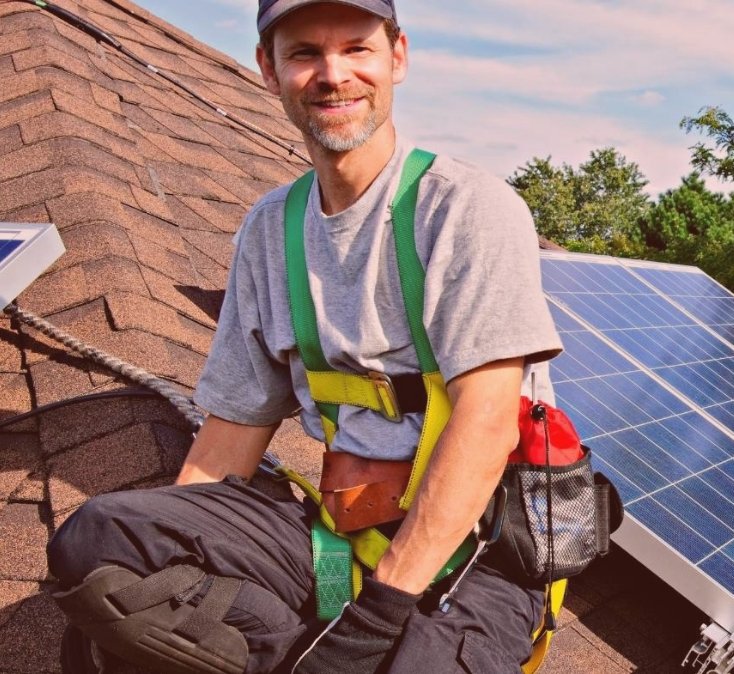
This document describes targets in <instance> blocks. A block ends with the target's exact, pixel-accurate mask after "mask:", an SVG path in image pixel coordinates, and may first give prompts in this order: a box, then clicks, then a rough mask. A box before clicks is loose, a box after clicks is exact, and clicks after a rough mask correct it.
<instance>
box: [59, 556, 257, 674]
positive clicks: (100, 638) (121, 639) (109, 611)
mask: <svg viewBox="0 0 734 674" xmlns="http://www.w3.org/2000/svg"><path fill="white" fill-rule="evenodd" d="M240 585H241V581H239V580H237V579H235V578H222V577H216V576H215V577H213V578H212V577H211V576H206V575H205V574H204V572H203V571H201V570H200V569H197V568H195V567H192V566H186V565H180V566H172V567H169V568H167V569H163V570H162V571H159V572H157V573H154V574H152V575H151V576H148V577H147V578H141V577H140V576H139V575H137V574H136V573H133V572H132V571H128V570H127V569H123V568H121V567H119V566H105V567H102V568H99V569H97V570H96V571H93V572H92V573H90V574H89V575H88V576H87V577H86V578H85V579H84V581H83V582H82V583H81V584H80V585H78V586H76V587H74V588H72V589H71V590H69V591H66V592H55V593H54V594H53V597H54V599H55V600H56V602H57V603H58V605H59V606H60V607H61V609H62V610H63V611H64V612H65V613H66V614H67V616H68V618H69V622H70V623H71V624H72V625H74V626H75V627H78V628H79V629H80V630H81V631H82V632H84V634H85V635H86V636H87V637H89V638H90V639H93V640H94V641H95V642H96V643H98V644H99V645H100V646H101V647H102V648H104V649H105V650H108V651H110V652H111V653H114V654H115V655H117V656H119V657H120V658H122V659H123V660H125V661H126V662H130V663H132V664H135V665H139V666H142V667H146V668H152V669H154V670H155V671H159V672H161V674H243V672H244V671H245V667H246V665H247V659H248V648H247V643H246V641H245V638H244V636H243V635H242V634H241V633H240V632H239V631H238V630H237V629H235V628H234V627H230V626H229V625H226V624H225V623H224V622H222V619H223V618H224V615H225V614H226V613H227V610H228V609H229V607H230V605H231V604H232V601H233V600H234V598H235V597H236V596H237V592H238V591H239V588H240ZM204 589H206V593H205V594H204V596H203V598H202V599H201V600H200V601H199V604H198V605H197V606H193V605H192V604H190V603H189V600H190V599H191V598H192V597H193V596H194V595H196V594H197V593H198V594H199V595H201V593H202V591H203V590H204Z"/></svg>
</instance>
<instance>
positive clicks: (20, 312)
mask: <svg viewBox="0 0 734 674" xmlns="http://www.w3.org/2000/svg"><path fill="white" fill-rule="evenodd" d="M5 313H6V314H8V315H9V316H11V317H12V318H15V319H17V320H19V321H20V322H21V323H24V324H25V325H28V326H30V327H32V328H34V329H36V330H38V331H39V332H41V333H43V334H44V335H46V336H47V337H50V338H51V339H53V340H55V341H57V342H59V343H61V344H63V345H64V346H66V347H67V348H69V349H71V350H72V351H76V352H77V353H78V354H80V355H81V356H84V357H85V358H88V359H89V360H91V361H93V362H95V363H97V364H98V365H101V366H103V367H106V368H107V369H109V370H112V371H113V372H115V373H117V374H120V375H122V376H123V377H125V378H126V379H129V380H130V381H133V382H135V383H136V384H140V385H141V386H145V387H146V388H149V389H150V390H152V391H155V392H156V393H158V394H159V395H160V396H162V397H163V398H165V399H166V400H168V401H169V402H170V403H171V404H172V405H173V406H174V407H175V408H176V409H177V410H178V411H179V412H180V413H181V414H182V415H183V417H184V418H185V419H186V420H187V421H188V422H189V423H190V424H191V426H192V428H194V429H195V430H198V429H199V428H200V427H201V425H202V424H203V423H204V416H203V415H202V414H201V412H199V411H198V410H197V409H196V406H195V405H194V403H193V402H192V401H191V400H190V399H189V398H187V397H186V396H185V395H183V394H182V393H181V392H180V391H178V390H177V389H176V388H174V387H173V386H171V384H169V383H168V382H167V381H165V380H164V379H161V378H160V377H156V376H155V375H153V374H151V373H150V372H147V371H146V370H143V369H142V368H140V367H136V366H135V365H131V364H130V363H126V362H125V361H124V360H121V359H120V358H117V357H115V356H112V355H110V354H109V353H106V352H104V351H102V350H101V349H97V348H95V347H93V346H89V345H88V344H85V343H84V342H82V341H81V340H80V339H77V338H76V337H72V336H71V335H70V334H69V333H68V332H65V331H64V330H62V329H61V328H58V327H56V326H55V325H53V324H52V323H49V322H48V321H47V320H45V319H43V318H41V317H39V316H36V315H35V314H33V313H31V312H30V311H25V310H24V309H21V308H19V307H17V306H15V305H13V304H11V305H8V306H7V307H5Z"/></svg>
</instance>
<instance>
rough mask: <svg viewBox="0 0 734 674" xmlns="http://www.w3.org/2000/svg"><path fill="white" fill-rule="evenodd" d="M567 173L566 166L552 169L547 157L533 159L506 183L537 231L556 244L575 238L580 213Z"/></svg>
mask: <svg viewBox="0 0 734 674" xmlns="http://www.w3.org/2000/svg"><path fill="white" fill-rule="evenodd" d="M570 172H572V169H571V168H570V167H569V166H566V165H565V164H564V165H563V166H562V167H560V168H558V167H555V166H553V165H552V164H551V158H550V157H546V158H545V159H539V158H538V157H534V158H533V159H532V160H531V161H529V162H527V163H526V164H525V166H523V167H521V168H519V169H518V170H517V171H515V173H514V174H513V175H512V177H510V179H509V180H508V182H509V183H510V185H512V187H514V188H515V190H517V192H518V193H519V194H520V196H522V198H523V199H524V200H525V203H527V205H528V208H529V209H530V212H531V213H532V214H533V219H534V220H535V226H536V227H537V229H538V232H539V233H540V234H542V235H543V236H545V237H546V238H548V239H551V240H552V241H555V242H556V243H558V244H559V245H564V243H567V242H569V241H573V240H575V239H576V238H578V215H579V214H578V211H577V209H576V197H575V195H574V190H573V181H572V180H571V179H570V176H569V173H570Z"/></svg>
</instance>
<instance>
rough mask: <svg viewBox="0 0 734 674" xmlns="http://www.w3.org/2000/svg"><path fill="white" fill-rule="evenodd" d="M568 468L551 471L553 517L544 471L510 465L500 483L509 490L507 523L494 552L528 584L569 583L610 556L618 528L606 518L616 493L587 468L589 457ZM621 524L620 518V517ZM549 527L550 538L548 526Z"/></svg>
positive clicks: (613, 508)
mask: <svg viewBox="0 0 734 674" xmlns="http://www.w3.org/2000/svg"><path fill="white" fill-rule="evenodd" d="M583 449H584V457H583V458H582V459H580V460H579V461H576V462H574V463H572V464H568V465H566V466H551V467H550V490H551V499H550V502H551V512H550V518H549V513H548V487H549V483H548V476H549V471H548V468H547V467H546V466H544V465H535V464H528V463H511V464H508V466H507V468H506V469H505V473H504V475H503V477H502V482H503V484H504V485H505V487H506V489H507V506H506V510H505V522H504V525H503V527H502V533H501V535H500V539H499V540H498V541H497V546H498V552H499V553H500V554H502V556H503V557H504V558H505V559H506V560H508V561H509V560H511V561H512V564H513V566H514V568H515V569H516V570H517V571H518V572H520V573H521V574H522V575H523V576H525V577H526V578H527V580H529V581H541V580H544V579H546V578H547V576H548V571H549V569H550V568H551V565H552V569H553V578H554V579H555V580H557V579H560V578H568V577H570V576H574V575H576V574H578V573H580V572H581V571H583V570H584V569H585V568H586V567H587V566H588V565H589V564H590V563H591V562H592V561H593V560H594V559H595V558H596V557H597V556H603V555H605V554H606V553H607V552H609V535H610V533H611V531H612V529H613V528H616V526H618V523H616V525H615V526H613V524H614V523H613V522H612V521H611V519H610V513H612V512H613V511H615V512H619V513H621V509H620V506H619V505H618V504H617V503H612V502H610V501H613V500H614V499H615V498H617V497H616V492H615V490H614V488H613V487H612V486H611V485H610V483H609V481H608V480H607V479H606V478H605V477H604V476H603V475H602V474H601V473H597V474H596V475H594V473H593V472H592V469H591V453H590V451H589V449H588V448H586V447H584V448H583ZM620 519H621V516H620ZM549 520H550V522H551V535H550V536H549V531H548V521H549Z"/></svg>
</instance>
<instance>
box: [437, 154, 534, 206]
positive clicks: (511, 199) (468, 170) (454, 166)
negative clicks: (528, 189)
mask: <svg viewBox="0 0 734 674" xmlns="http://www.w3.org/2000/svg"><path fill="white" fill-rule="evenodd" d="M425 178H426V187H427V191H428V192H429V193H430V196H431V197H432V199H433V200H435V199H436V198H438V199H448V200H450V201H452V202H455V203H456V204H457V205H458V204H462V203H465V202H466V201H467V200H468V201H470V202H474V203H477V202H479V203H484V204H487V205H491V206H492V207H493V208H495V209H497V208H501V209H502V210H505V211H513V212H515V213H516V214H518V215H519V214H525V213H526V212H527V206H526V205H525V202H524V201H523V199H522V198H521V197H520V196H519V195H518V194H517V192H515V190H514V189H513V188H512V187H511V186H510V185H509V184H508V183H507V182H506V181H505V180H503V179H502V178H499V177H498V176H496V175H493V174H492V173H490V172H489V171H487V170H486V169H484V168H482V167H480V166H477V165H476V164H472V163H470V162H467V161H464V160H461V159H455V158H453V157H451V156H449V155H445V154H438V155H437V156H436V159H435V161H434V162H433V165H432V166H431V168H430V169H429V170H428V172H427V173H426V176H425Z"/></svg>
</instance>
